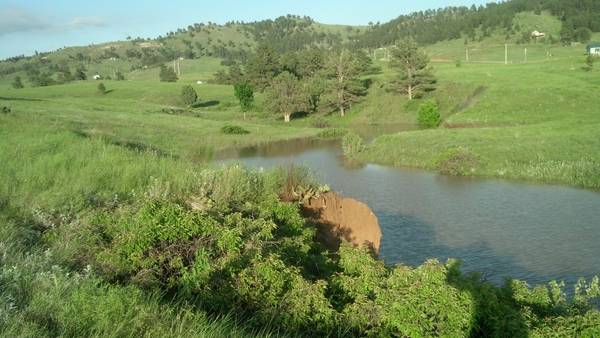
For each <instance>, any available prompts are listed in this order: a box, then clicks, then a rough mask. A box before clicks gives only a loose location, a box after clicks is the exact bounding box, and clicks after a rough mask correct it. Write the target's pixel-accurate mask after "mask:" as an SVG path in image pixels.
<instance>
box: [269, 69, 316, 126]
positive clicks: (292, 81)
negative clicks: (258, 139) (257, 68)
mask: <svg viewBox="0 0 600 338" xmlns="http://www.w3.org/2000/svg"><path fill="white" fill-rule="evenodd" d="M306 102H307V100H306V95H305V94H304V91H303V90H302V86H301V84H300V81H299V80H298V78H297V77H296V76H295V75H294V74H292V73H290V72H283V73H281V74H279V75H277V76H276V77H275V78H274V79H273V81H272V84H271V86H270V87H269V91H268V93H267V104H268V106H269V107H270V109H271V111H272V112H273V113H275V114H283V119H284V121H285V122H286V123H287V122H290V119H291V116H292V114H293V113H296V112H299V111H302V110H303V109H305V108H306Z"/></svg>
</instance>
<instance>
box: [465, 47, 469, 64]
mask: <svg viewBox="0 0 600 338" xmlns="http://www.w3.org/2000/svg"><path fill="white" fill-rule="evenodd" d="M465 52H466V54H467V62H469V48H468V47H467V49H466V50H465Z"/></svg>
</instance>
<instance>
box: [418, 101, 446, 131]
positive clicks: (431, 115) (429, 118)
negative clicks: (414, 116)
mask: <svg viewBox="0 0 600 338" xmlns="http://www.w3.org/2000/svg"><path fill="white" fill-rule="evenodd" d="M418 122H419V126H420V127H421V128H436V127H438V126H439V125H440V123H442V117H441V116H440V112H439V109H438V105H437V103H435V101H433V100H430V101H427V102H425V103H423V104H422V105H421V106H420V107H419V117H418Z"/></svg>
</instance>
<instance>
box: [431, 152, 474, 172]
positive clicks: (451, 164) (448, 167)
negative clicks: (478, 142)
mask: <svg viewBox="0 0 600 338" xmlns="http://www.w3.org/2000/svg"><path fill="white" fill-rule="evenodd" d="M436 162H437V168H438V171H439V172H440V173H441V174H444V175H452V176H468V175H470V174H472V173H473V172H475V170H476V169H477V166H478V165H479V159H478V157H477V156H476V155H475V154H473V153H471V152H470V151H469V150H467V149H464V148H451V149H448V150H446V151H445V152H444V153H442V154H440V155H439V156H438V159H437V161H436Z"/></svg>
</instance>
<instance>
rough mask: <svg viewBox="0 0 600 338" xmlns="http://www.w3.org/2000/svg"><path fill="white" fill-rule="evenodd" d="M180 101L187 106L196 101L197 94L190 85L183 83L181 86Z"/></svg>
mask: <svg viewBox="0 0 600 338" xmlns="http://www.w3.org/2000/svg"><path fill="white" fill-rule="evenodd" d="M181 101H183V103H184V104H185V105H186V106H188V107H189V106H191V105H193V104H194V103H195V102H196V101H198V94H197V93H196V91H195V90H194V88H193V87H192V86H190V85H185V86H183V87H182V88H181Z"/></svg>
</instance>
